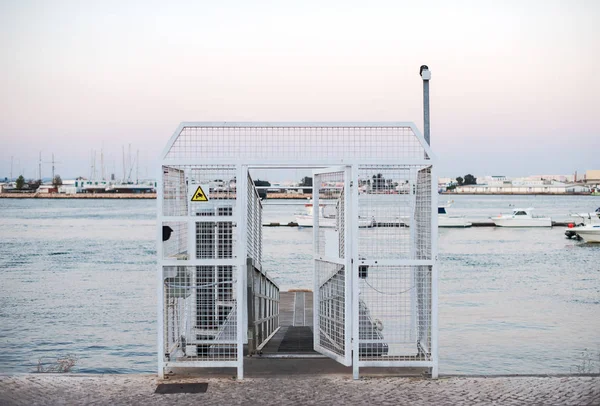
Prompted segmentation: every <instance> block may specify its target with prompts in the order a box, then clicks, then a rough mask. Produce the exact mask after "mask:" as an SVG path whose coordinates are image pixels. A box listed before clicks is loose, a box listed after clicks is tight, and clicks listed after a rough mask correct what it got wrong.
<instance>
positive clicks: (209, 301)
mask: <svg viewBox="0 0 600 406" xmlns="http://www.w3.org/2000/svg"><path fill="white" fill-rule="evenodd" d="M163 174H164V177H163V215H169V216H179V217H187V219H188V220H187V221H168V222H164V223H163V226H167V227H169V228H170V229H171V232H170V235H167V234H168V233H167V234H164V233H165V229H164V228H163V240H164V241H163V258H164V259H169V260H172V259H177V260H184V261H185V260H194V261H196V262H198V261H201V264H200V265H194V266H164V267H163V268H162V269H163V278H164V286H163V298H164V320H163V321H164V337H163V338H164V354H165V361H167V362H170V363H174V362H177V363H180V365H182V366H183V365H185V362H189V361H196V362H202V361H205V362H215V361H236V360H237V359H238V354H237V344H236V343H237V323H238V320H237V303H236V290H237V289H238V287H237V281H236V275H237V274H236V272H237V267H236V266H234V265H233V262H232V261H233V259H234V252H235V248H236V245H237V232H236V230H237V224H236V221H235V212H236V194H235V189H236V183H235V175H236V169H235V166H234V165H219V166H207V165H199V166H190V165H187V166H186V165H182V166H176V167H163ZM198 190H201V191H202V193H201V195H202V198H201V199H196V198H195V197H194V196H196V195H197V194H198ZM167 237H168V238H167ZM219 260H221V261H223V262H222V263H219ZM202 261H206V265H203V264H202Z"/></svg>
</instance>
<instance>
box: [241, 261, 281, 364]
mask: <svg viewBox="0 0 600 406" xmlns="http://www.w3.org/2000/svg"><path fill="white" fill-rule="evenodd" d="M247 270H248V286H247V289H248V353H249V354H253V353H256V352H257V351H259V350H260V348H262V346H263V345H264V344H265V343H266V342H267V341H268V340H269V339H270V338H271V337H272V336H273V334H274V333H275V331H276V330H277V329H278V328H279V286H278V285H277V284H276V283H275V282H274V281H273V280H272V279H271V278H269V276H267V274H266V273H265V272H263V271H262V269H261V267H260V265H257V264H256V263H255V261H254V260H253V259H251V258H248V259H247Z"/></svg>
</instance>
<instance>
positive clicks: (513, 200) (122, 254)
mask: <svg viewBox="0 0 600 406" xmlns="http://www.w3.org/2000/svg"><path fill="white" fill-rule="evenodd" d="M443 200H445V197H441V199H440V201H443ZM454 200H455V205H454V206H453V207H452V209H451V214H464V215H466V216H467V217H469V218H470V219H472V220H475V221H477V220H484V219H486V218H488V217H489V216H492V215H497V214H499V213H500V212H509V211H510V209H511V207H512V206H511V205H516V206H521V207H530V206H533V207H536V208H537V209H538V211H539V212H540V213H541V214H548V215H550V216H552V217H553V219H555V220H566V219H568V214H569V212H570V211H572V212H585V211H593V210H594V209H595V208H597V207H598V206H600V198H598V197H587V196H582V197H572V196H481V197H476V196H457V197H454ZM286 203H290V202H286ZM291 203H292V204H286V205H272V204H270V203H269V201H267V202H266V203H265V209H264V220H265V221H267V222H271V221H278V222H285V223H287V222H289V221H292V220H293V219H294V216H293V215H294V213H301V212H302V211H303V203H304V202H300V201H299V202H291ZM154 236H155V202H154V201H147V200H127V201H112V200H29V199H27V200H8V199H1V200H0V278H1V282H0V372H28V371H34V370H35V369H36V365H37V363H38V360H39V359H40V358H43V357H48V358H56V357H58V356H62V355H65V354H73V355H75V356H76V357H78V359H79V360H78V363H77V368H76V371H77V372H95V373H101V372H105V373H108V372H119V373H130V372H154V371H155V369H156V368H155V365H156V292H155V289H156V277H155V271H156V267H155V241H154ZM439 237H440V239H439V249H440V370H441V373H447V374H448V373H462V374H477V373H481V374H506V373H509V374H517V373H521V374H522V373H569V372H576V371H577V367H578V366H581V365H582V362H583V359H584V358H586V357H591V358H592V359H593V362H594V368H595V369H596V370H597V369H598V368H600V358H599V357H600V317H598V314H600V244H585V243H579V242H576V241H572V240H567V239H565V237H564V235H563V229H562V228H561V227H555V228H553V229H502V228H498V229H497V228H492V227H485V228H470V229H442V230H440V233H439ZM311 256H312V230H311V229H298V228H288V227H280V228H265V229H264V257H265V261H264V266H265V268H266V269H267V270H268V272H269V273H270V275H271V276H272V277H274V278H275V280H276V281H277V282H278V283H279V285H280V286H281V287H282V289H284V290H285V289H288V288H311V287H312V265H311V261H310V259H311ZM596 372H597V371H596Z"/></svg>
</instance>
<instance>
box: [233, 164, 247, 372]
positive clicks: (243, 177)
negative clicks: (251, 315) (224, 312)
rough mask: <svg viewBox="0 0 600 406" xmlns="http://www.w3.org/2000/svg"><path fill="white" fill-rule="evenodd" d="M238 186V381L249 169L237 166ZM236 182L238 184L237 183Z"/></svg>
mask: <svg viewBox="0 0 600 406" xmlns="http://www.w3.org/2000/svg"><path fill="white" fill-rule="evenodd" d="M236 173H237V182H239V185H236V193H235V195H236V208H235V209H236V210H235V213H236V215H235V221H236V223H237V229H238V236H237V243H236V244H235V254H234V256H235V258H236V259H237V264H238V265H237V281H236V282H235V287H236V289H237V290H236V302H237V303H236V307H237V379H244V341H245V340H244V337H245V336H246V335H247V334H248V320H247V317H248V308H247V306H246V303H247V302H246V300H245V299H246V284H247V282H246V278H247V274H248V272H247V267H248V263H247V261H246V246H247V243H248V241H247V239H248V236H247V221H248V218H247V217H248V211H247V210H246V205H247V204H248V202H247V200H248V199H247V197H248V196H247V194H248V193H247V190H248V167H247V166H245V165H237V167H236ZM237 182H236V183H237Z"/></svg>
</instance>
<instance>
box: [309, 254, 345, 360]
mask: <svg viewBox="0 0 600 406" xmlns="http://www.w3.org/2000/svg"><path fill="white" fill-rule="evenodd" d="M315 268H316V269H315V271H316V277H317V278H318V281H319V295H318V309H317V310H318V320H319V325H318V328H319V335H318V345H320V346H321V347H322V348H323V349H325V350H328V351H331V352H332V353H334V354H338V355H340V356H344V354H345V343H346V332H345V324H344V323H345V317H346V314H345V300H346V294H345V278H346V275H345V270H344V266H343V265H340V264H334V263H331V262H326V261H320V260H317V261H316V264H315Z"/></svg>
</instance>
